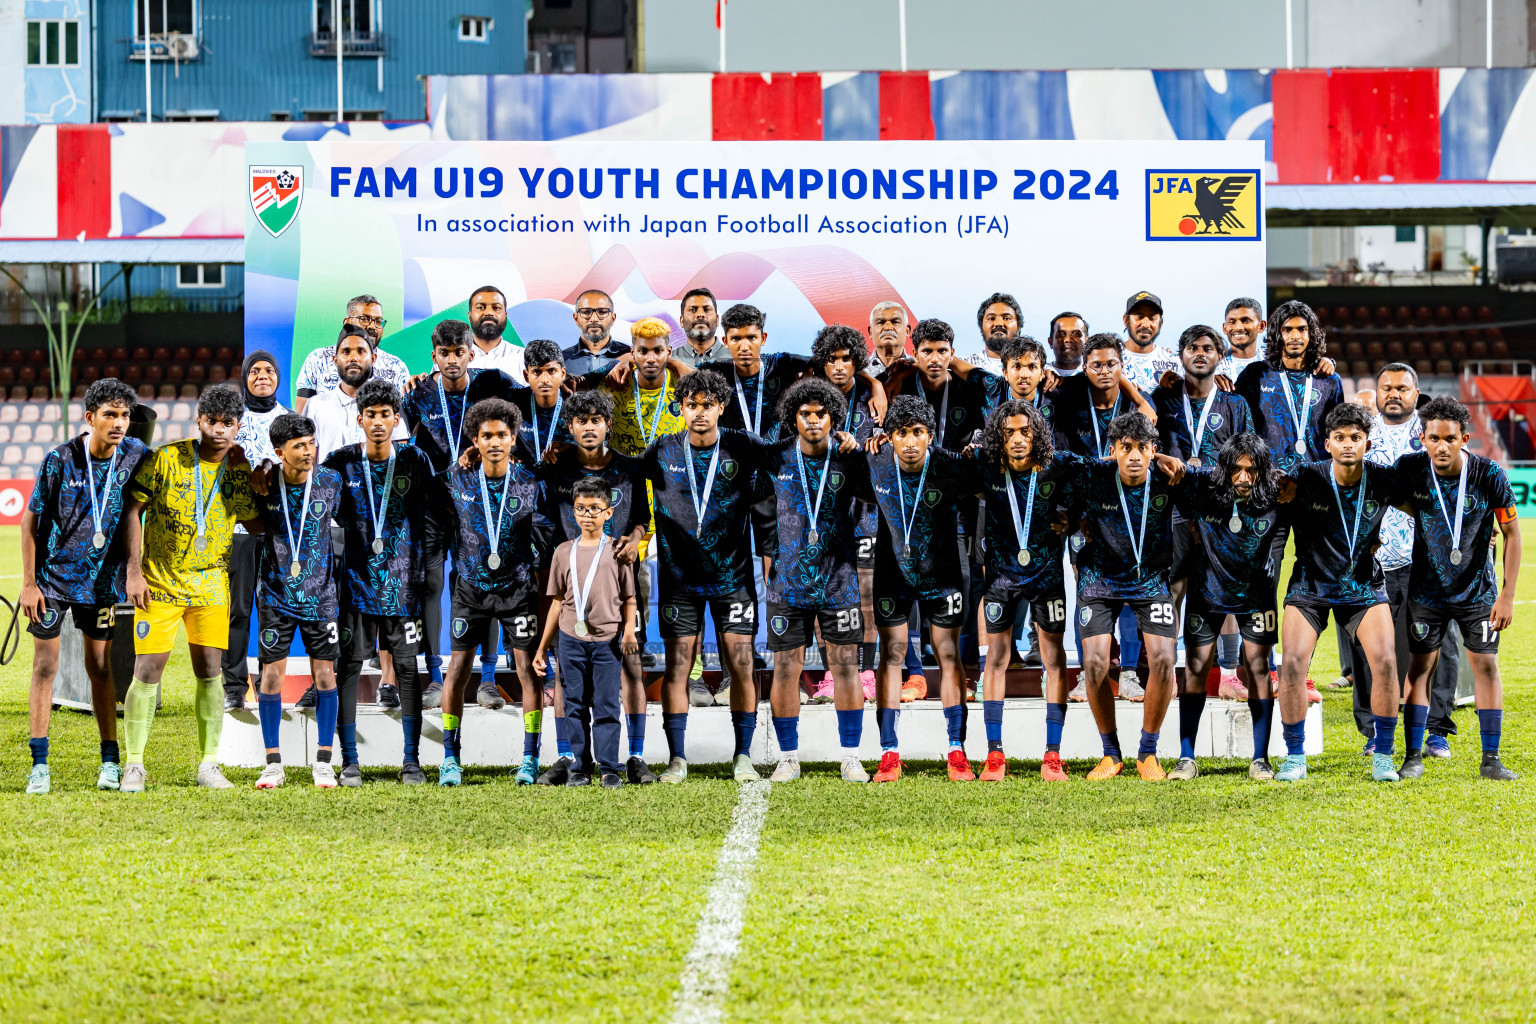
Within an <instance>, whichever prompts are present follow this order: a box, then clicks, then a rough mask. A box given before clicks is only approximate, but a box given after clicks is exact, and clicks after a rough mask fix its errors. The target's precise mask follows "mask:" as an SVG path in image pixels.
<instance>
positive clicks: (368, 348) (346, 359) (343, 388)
mask: <svg viewBox="0 0 1536 1024" xmlns="http://www.w3.org/2000/svg"><path fill="white" fill-rule="evenodd" d="M334 360H335V364H336V376H337V380H338V381H339V383H338V384H337V386H336V387H335V388H334V389H332V390H330V391H322V392H321V393H320V394H318V395H316V396H315V397H314V398H311V399H310V400H309V404H308V405H306V406H305V407H304V415H306V416H308V417H309V418H310V419H311V420H313V421H314V424H315V464H316V465H319V464H320V463H321V462H324V461H325V457H326V456H327V455H329V454H331V452H334V451H335V450H336V449H338V448H345V447H346V446H347V445H349V444H362V443H363V426H362V424H361V423H359V422H358V421H357V389H358V388H360V387H362V386H363V382H364V381H366V380H368V379H369V378H371V377H372V376H373V346H372V345H371V344H369V340H368V336H367V335H365V334H364V333H363V331H362V328H360V327H344V328H342V331H341V337H339V338H338V339H337V340H336V355H335V357H334ZM410 436H411V435H410V433H409V432H408V431H407V430H406V429H405V421H404V420H403V419H402V420H401V421H400V422H399V423H398V424H396V426H395V433H394V439H395V440H396V441H404V440H406V439H407V438H409V437H410Z"/></svg>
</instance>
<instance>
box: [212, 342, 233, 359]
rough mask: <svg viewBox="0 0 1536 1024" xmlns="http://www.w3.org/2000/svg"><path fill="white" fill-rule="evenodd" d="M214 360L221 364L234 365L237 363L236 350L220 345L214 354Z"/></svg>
mask: <svg viewBox="0 0 1536 1024" xmlns="http://www.w3.org/2000/svg"><path fill="white" fill-rule="evenodd" d="M213 358H214V359H217V360H218V361H219V362H221V363H232V362H234V361H235V350H234V349H232V348H230V347H229V346H228V345H220V346H219V347H218V349H217V350H216V351H215V352H214V353H213Z"/></svg>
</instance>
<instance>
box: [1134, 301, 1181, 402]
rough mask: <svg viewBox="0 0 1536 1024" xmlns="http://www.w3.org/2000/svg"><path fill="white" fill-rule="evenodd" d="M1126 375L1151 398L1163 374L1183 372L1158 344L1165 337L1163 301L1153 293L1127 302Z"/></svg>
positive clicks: (1170, 354)
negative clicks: (1158, 339)
mask: <svg viewBox="0 0 1536 1024" xmlns="http://www.w3.org/2000/svg"><path fill="white" fill-rule="evenodd" d="M1121 319H1122V320H1123V321H1124V322H1125V353H1124V361H1125V375H1126V376H1127V377H1129V378H1131V383H1132V384H1135V385H1136V387H1137V388H1139V389H1141V391H1142V392H1143V393H1145V394H1149V395H1150V394H1151V393H1152V389H1153V388H1155V387H1157V385H1158V382H1159V381H1161V380H1162V379H1163V374H1165V373H1167V372H1168V371H1170V370H1172V371H1174V372H1175V373H1177V372H1178V369H1179V361H1178V359H1176V358H1175V357H1174V355H1173V353H1171V352H1169V351H1168V350H1167V349H1165V348H1162V347H1161V346H1159V345H1158V343H1157V336H1158V335H1159V334H1161V333H1163V300H1162V299H1159V298H1158V297H1157V296H1156V295H1153V294H1152V293H1151V292H1137V293H1136V294H1135V295H1132V296H1131V297H1130V298H1128V299H1126V300H1125V316H1124V317H1122V318H1121Z"/></svg>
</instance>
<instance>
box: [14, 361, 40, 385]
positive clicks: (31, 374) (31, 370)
mask: <svg viewBox="0 0 1536 1024" xmlns="http://www.w3.org/2000/svg"><path fill="white" fill-rule="evenodd" d="M16 380H17V382H18V383H21V384H31V383H33V382H34V381H36V380H37V367H35V366H33V365H32V364H31V363H28V364H27V365H26V366H23V367H22V368H21V369H20V370H17V371H16Z"/></svg>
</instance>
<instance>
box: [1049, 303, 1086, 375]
mask: <svg viewBox="0 0 1536 1024" xmlns="http://www.w3.org/2000/svg"><path fill="white" fill-rule="evenodd" d="M1050 342H1051V352H1053V353H1054V354H1055V356H1056V358H1055V360H1054V361H1053V362H1052V363H1051V365H1050V367H1049V369H1051V370H1053V371H1055V373H1056V376H1058V377H1070V376H1072V375H1073V374H1074V373H1082V372H1083V346H1084V345H1086V344H1088V321H1087V320H1084V319H1083V317H1082V315H1081V314H1079V313H1073V312H1071V311H1070V310H1069V311H1067V312H1063V313H1057V314H1056V315H1055V316H1053V317H1051V332H1050Z"/></svg>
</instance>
